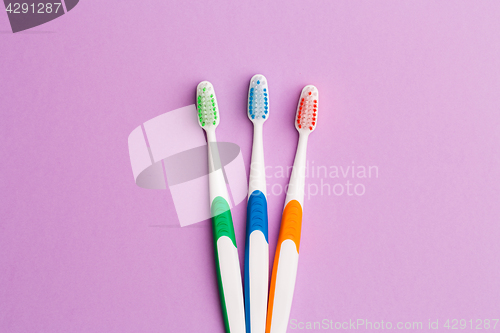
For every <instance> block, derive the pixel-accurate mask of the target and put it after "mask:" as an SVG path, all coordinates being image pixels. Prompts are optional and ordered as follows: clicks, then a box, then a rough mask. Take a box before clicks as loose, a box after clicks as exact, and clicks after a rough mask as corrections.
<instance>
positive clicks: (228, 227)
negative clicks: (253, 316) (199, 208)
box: [211, 197, 245, 333]
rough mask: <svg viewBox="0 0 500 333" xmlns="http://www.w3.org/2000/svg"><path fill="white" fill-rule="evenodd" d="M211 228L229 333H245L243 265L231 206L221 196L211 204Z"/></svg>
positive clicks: (224, 314) (220, 291) (223, 313)
mask: <svg viewBox="0 0 500 333" xmlns="http://www.w3.org/2000/svg"><path fill="white" fill-rule="evenodd" d="M211 210H212V216H213V217H212V226H213V236H214V249H215V263H216V270H217V280H218V284H219V295H220V301H221V307H222V315H223V317H224V325H225V328H226V332H227V333H245V309H244V305H243V287H242V282H241V270H240V262H239V258H238V250H237V248H236V237H235V235H234V226H233V219H232V217H231V210H230V209H229V204H228V203H227V201H226V200H225V199H224V198H222V197H216V198H215V199H214V201H213V202H212V207H211Z"/></svg>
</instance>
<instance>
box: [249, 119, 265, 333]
mask: <svg viewBox="0 0 500 333" xmlns="http://www.w3.org/2000/svg"><path fill="white" fill-rule="evenodd" d="M246 230H247V232H246V243H245V295H246V298H245V306H246V307H245V313H246V322H247V333H264V331H265V327H266V313H267V291H268V283H269V243H268V221H267V198H266V175H265V166H264V147H263V139H262V123H255V124H254V137H253V148H252V162H251V164H250V181H249V191H248V204H247V229H246Z"/></svg>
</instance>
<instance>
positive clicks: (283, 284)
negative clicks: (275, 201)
mask: <svg viewBox="0 0 500 333" xmlns="http://www.w3.org/2000/svg"><path fill="white" fill-rule="evenodd" d="M301 227H302V206H301V205H300V203H299V202H298V201H296V200H292V201H290V202H288V203H287V205H286V206H285V209H284V210H283V216H282V218H281V228H280V233H279V237H278V244H277V246H276V254H275V257H274V265H273V273H272V278H271V288H270V290H269V306H268V309H267V323H266V333H285V332H286V329H287V326H288V319H289V317H290V310H291V308H292V298H293V290H294V288H295V279H296V277H297V266H298V262H299V245H300V231H301Z"/></svg>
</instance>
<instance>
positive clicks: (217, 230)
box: [211, 197, 236, 247]
mask: <svg viewBox="0 0 500 333" xmlns="http://www.w3.org/2000/svg"><path fill="white" fill-rule="evenodd" d="M211 208H212V216H213V217H212V226H213V231H214V242H215V243H217V240H218V239H219V238H220V237H222V236H227V237H229V238H230V239H231V241H232V242H233V244H234V246H235V247H236V237H235V236H234V226H233V218H232V216H231V210H230V208H229V204H228V203H227V201H226V199H224V198H223V197H216V198H215V199H214V201H213V202H212V207H211Z"/></svg>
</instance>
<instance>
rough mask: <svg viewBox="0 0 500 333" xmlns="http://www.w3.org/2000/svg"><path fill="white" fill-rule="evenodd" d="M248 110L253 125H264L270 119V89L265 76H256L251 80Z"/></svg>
mask: <svg viewBox="0 0 500 333" xmlns="http://www.w3.org/2000/svg"><path fill="white" fill-rule="evenodd" d="M247 109H248V112H247V114H248V118H249V119H250V120H251V121H252V122H253V123H257V122H258V123H264V122H265V121H266V120H267V118H268V117H269V87H268V85H267V79H266V77H265V76H264V75H261V74H257V75H254V76H253V77H252V79H251V80H250V87H249V88H248V105H247Z"/></svg>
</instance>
